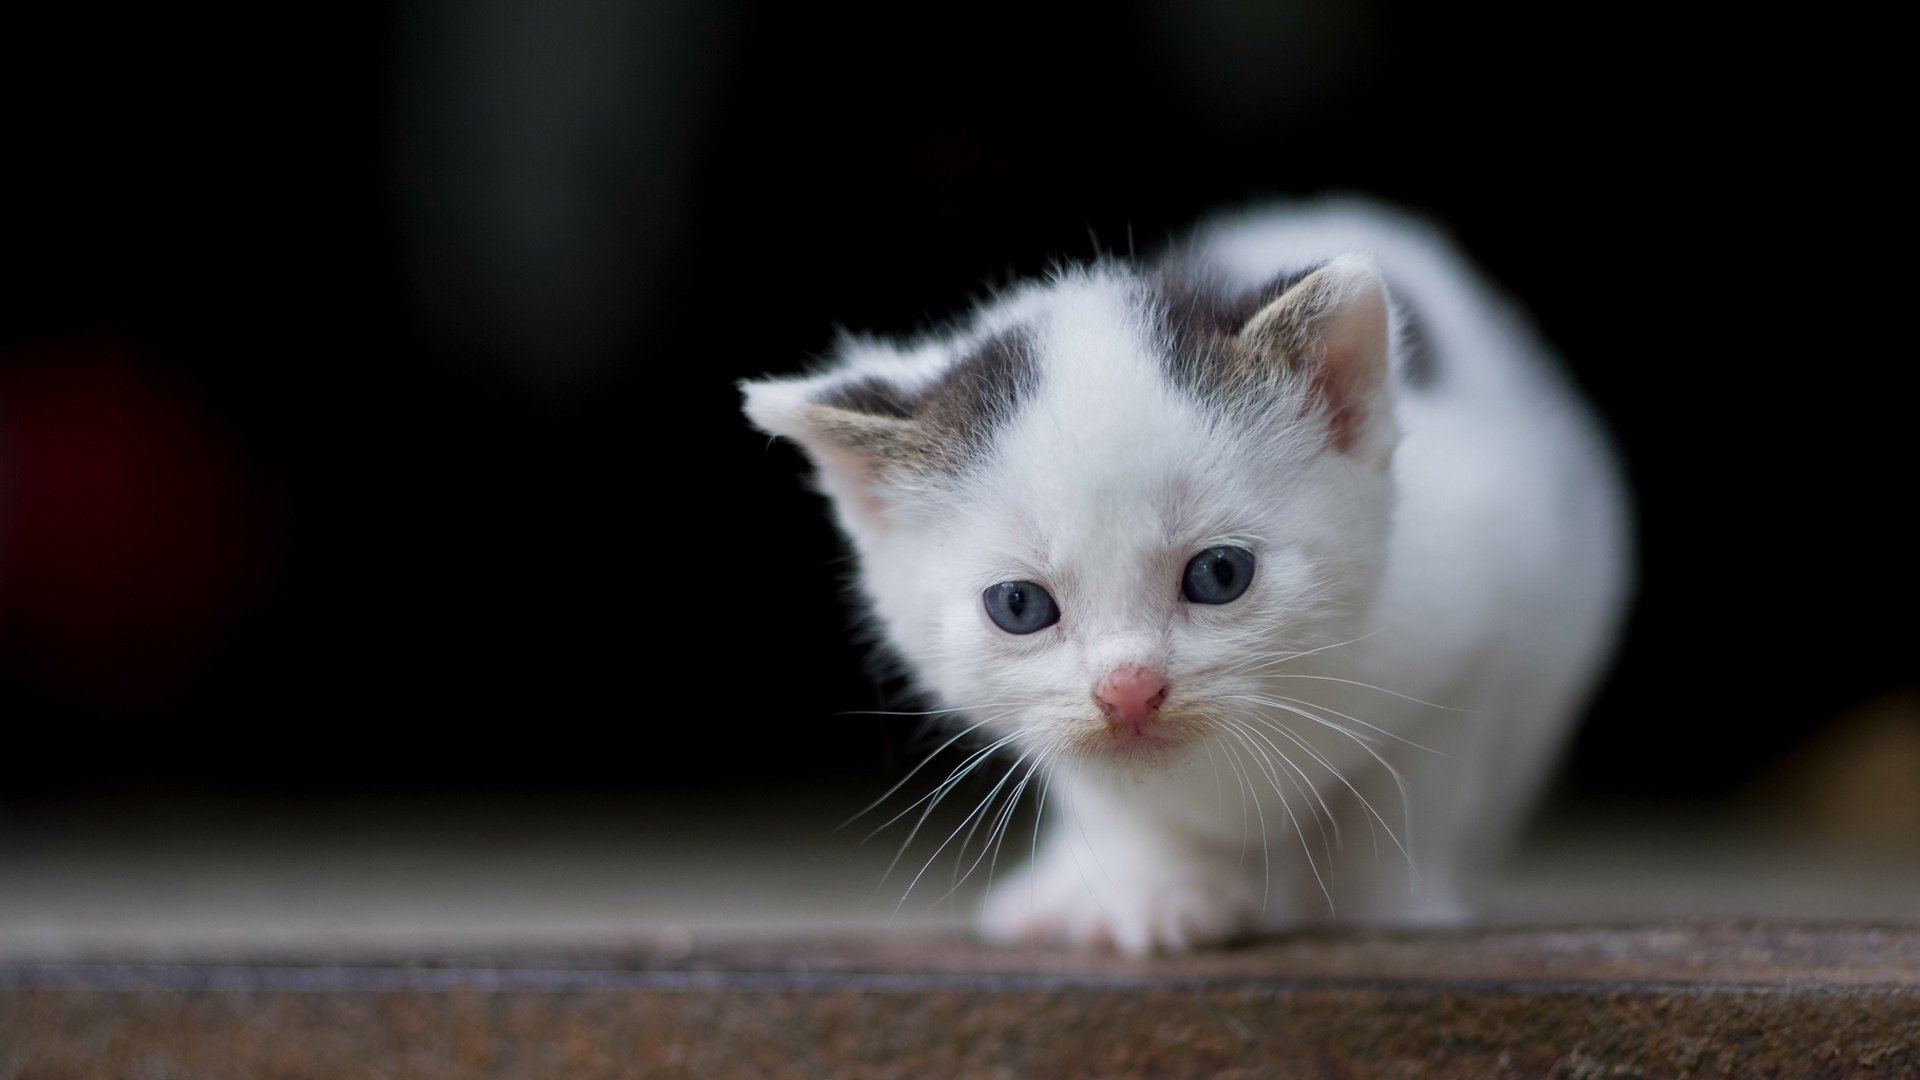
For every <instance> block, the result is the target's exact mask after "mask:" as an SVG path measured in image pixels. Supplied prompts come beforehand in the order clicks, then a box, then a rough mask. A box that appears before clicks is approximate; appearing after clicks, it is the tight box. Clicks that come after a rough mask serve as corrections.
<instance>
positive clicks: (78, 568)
mask: <svg viewBox="0 0 1920 1080" xmlns="http://www.w3.org/2000/svg"><path fill="white" fill-rule="evenodd" d="M248 488H249V485H248V484H247V483H246V478H245V469H244V466H243V462H242V461H241V460H240V458H239V455H238V453H237V451H236V450H235V449H234V447H233V445H232V444H231V443H230V442H229V441H228V440H227V439H226V438H224V437H223V435H222V433H221V432H220V431H219V430H218V429H217V427H216V425H215V423H214V421H213V420H212V418H211V417H210V416H209V415H208V414H207V413H206V411H205V410H203V409H202V408H201V407H200V405H199V403H198V402H197V401H196V400H195V399H194V397H193V395H192V394H191V392H189V391H188V390H187V389H185V388H184V387H182V386H179V385H176V384H175V383H173V382H172V381H170V380H169V379H167V378H166V377H165V376H164V375H163V374H162V373H161V372H159V371H158V370H156V368H155V366H154V365H153V364H152V362H151V361H149V360H147V359H146V358H145V357H144V356H143V355H142V354H141V353H140V352H139V351H138V350H137V349H135V348H134V347H132V346H130V345H129V344H127V343H125V342H122V341H116V340H112V339H106V340H100V339H92V340H85V341H77V342H68V343H63V344H60V345H55V346H43V347H39V348H35V349H31V350H20V351H12V352H7V353H4V354H0V671H4V672H5V673H6V674H7V676H9V677H10V678H16V679H25V680H26V681H28V682H30V683H35V684H39V685H41V686H42V687H43V688H44V689H46V690H50V691H53V692H55V693H57V694H60V695H62V696H68V697H74V698H78V699H80V700H84V701H88V702H92V703H95V704H104V705H122V706H141V705H154V704H160V703H161V702H163V701H164V700H166V699H168V698H171V697H173V696H175V695H177V694H178V693H179V692H181V691H182V690H184V689H185V688H186V687H187V686H188V685H190V684H191V682H192V680H193V679H194V678H195V676H197V675H198V674H200V673H201V672H202V671H203V670H204V668H205V665H206V664H207V663H208V661H209V660H210V658H211V653H212V651H213V649H214V648H215V646H216V645H217V644H218V642H219V639H220V638H221V636H222V634H223V632H224V631H226V630H228V629H230V628H231V627H232V625H233V624H234V622H235V621H236V620H237V618H238V617H239V616H240V615H242V614H243V613H244V611H245V610H246V609H247V608H248V607H249V606H250V604H251V603H252V602H253V601H254V600H255V599H257V597H258V595H259V591H260V588H261V586H262V585H263V584H265V582H264V580H263V571H264V570H265V569H266V568H267V567H268V566H270V565H271V564H272V562H273V561H274V560H273V554H274V548H276V547H277V537H276V531H277V530H275V529H274V528H273V515H272V514H271V513H270V512H269V511H268V509H267V507H266V506H265V505H263V504H262V503H261V502H260V501H259V499H258V498H257V497H254V496H251V495H250V493H249V491H248Z"/></svg>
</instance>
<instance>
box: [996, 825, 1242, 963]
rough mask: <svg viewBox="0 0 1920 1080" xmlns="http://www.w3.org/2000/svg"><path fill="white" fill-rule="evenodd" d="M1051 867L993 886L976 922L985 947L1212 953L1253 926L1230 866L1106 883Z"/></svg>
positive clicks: (1134, 874) (1148, 870)
mask: <svg viewBox="0 0 1920 1080" xmlns="http://www.w3.org/2000/svg"><path fill="white" fill-rule="evenodd" d="M1058 854H1059V853H1058V852H1057V851H1055V852H1052V853H1050V855H1053V856H1057V855H1058ZM1058 862H1059V860H1058V859H1057V858H1051V857H1043V858H1042V860H1041V862H1040V864H1039V865H1037V866H1034V867H1029V868H1028V869H1027V870H1026V871H1024V872H1022V873H1020V874H1018V875H1016V876H1015V877H1014V878H1012V879H1011V880H1009V881H1006V882H1002V883H1001V884H999V885H996V886H994V888H993V890H992V891H991V892H990V893H989V894H988V896H987V903H986V907H985V908H984V909H983V910H982V912H981V917H980V930H981V933H982V934H983V935H984V936H985V937H986V938H987V940H989V941H992V942H995V943H997V944H1028V943H1034V942H1050V943H1065V944H1069V945H1074V946H1079V947H1082V948H1112V949H1118V950H1119V951H1121V952H1123V953H1128V954H1131V955H1135V956H1139V955H1144V954H1147V953H1151V952H1185V951H1187V950H1189V949H1196V948H1202V947H1205V946H1208V945H1218V944H1221V943H1223V942H1227V941H1232V940H1234V939H1236V938H1240V937H1245V936H1246V935H1248V934H1250V933H1252V932H1253V931H1254V930H1255V929H1256V928H1257V927H1258V925H1259V919H1260V898H1259V896H1258V894H1257V893H1256V892H1255V890H1254V888H1253V885H1252V883H1251V882H1250V881H1248V880H1247V878H1246V876H1245V875H1244V874H1242V873H1241V872H1240V871H1239V869H1238V868H1237V867H1234V866H1226V867H1221V866H1217V865H1213V864H1209V863H1191V862H1183V863H1179V864H1171V865H1160V866H1142V867H1136V868H1131V872H1122V873H1120V874H1118V875H1116V876H1114V877H1113V878H1112V879H1111V880H1109V878H1108V876H1107V875H1105V874H1102V873H1101V871H1100V870H1097V869H1094V868H1088V869H1087V872H1086V873H1085V874H1082V873H1081V872H1080V867H1078V866H1077V865H1073V864H1071V863H1069V865H1067V866H1065V867H1061V866H1059V865H1057V864H1058Z"/></svg>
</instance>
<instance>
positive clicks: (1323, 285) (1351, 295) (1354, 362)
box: [1240, 255, 1397, 466]
mask: <svg viewBox="0 0 1920 1080" xmlns="http://www.w3.org/2000/svg"><path fill="white" fill-rule="evenodd" d="M1388 310H1389V309H1388V304H1387V286H1386V282H1385V280H1383V279H1382V278H1381V276H1380V272H1379V271H1378V270H1376V269H1375V268H1374V265H1373V261H1372V260H1371V259H1368V258H1367V257H1366V256H1364V255H1342V256H1340V257H1339V258H1336V259H1334V260H1332V261H1331V262H1329V263H1327V264H1326V265H1325V266H1322V267H1321V268H1320V269H1318V270H1315V271H1314V272H1313V273H1311V274H1308V275H1307V276H1306V277H1304V278H1301V279H1300V280H1299V281H1297V282H1295V283H1294V284H1293V286H1292V287H1290V288H1288V289H1287V291H1286V292H1284V293H1282V294H1281V295H1280V296H1279V297H1278V298H1277V299H1275V300H1274V301H1273V302H1271V303H1269V304H1268V305H1267V306H1265V307H1263V308H1261V309H1260V310H1259V311H1258V312H1256V313H1255V314H1254V316H1253V318H1251V319H1248V320H1247V324H1246V325H1245V326H1243V327H1241V329H1240V342H1241V344H1242V345H1244V346H1246V347H1247V348H1249V349H1251V350H1253V351H1254V352H1256V353H1257V354H1258V355H1260V356H1261V357H1263V358H1265V359H1267V360H1268V361H1269V362H1271V363H1275V364H1280V365H1285V366H1288V367H1292V368H1295V369H1297V370H1304V371H1305V372H1306V373H1307V375H1308V377H1309V379H1310V380H1311V384H1312V388H1313V393H1314V397H1315V399H1316V400H1317V401H1318V403H1319V405H1320V408H1321V409H1322V410H1323V411H1324V413H1325V414H1326V420H1327V428H1328V432H1329V434H1330V435H1331V437H1332V440H1333V445H1334V447H1335V448H1336V449H1338V450H1339V451H1340V452H1342V453H1345V454H1350V455H1353V456H1355V457H1359V458H1362V459H1364V460H1370V461H1374V462H1376V463H1377V464H1380V465H1382V466H1384V465H1385V464H1386V462H1387V460H1388V459H1389V458H1390V457H1391V456H1392V454H1393V446H1394V443H1395V442H1396V441H1397V433H1396V432H1395V430H1394V425H1393V415H1392V408H1391V405H1390V404H1389V401H1388V396H1389V395H1388V394H1387V389H1388V387H1387V349H1388V342H1389V340H1390V336H1391V331H1390V330H1389V325H1390V324H1389V315H1388Z"/></svg>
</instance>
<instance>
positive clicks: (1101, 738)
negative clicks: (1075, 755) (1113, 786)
mask: <svg viewBox="0 0 1920 1080" xmlns="http://www.w3.org/2000/svg"><path fill="white" fill-rule="evenodd" d="M1203 726H1204V725H1203V724H1202V723H1201V721H1200V719H1199V718H1198V717H1195V716H1188V715H1185V714H1183V713H1178V712H1175V713H1167V712H1162V713H1161V714H1159V715H1156V716H1154V717H1153V718H1152V719H1150V720H1148V721H1147V722H1145V723H1139V724H1129V723H1115V722H1113V721H1111V720H1110V719H1108V718H1106V717H1102V718H1099V719H1097V720H1090V721H1089V722H1087V723H1085V724H1083V725H1082V726H1081V729H1080V730H1079V731H1078V732H1076V733H1075V736H1074V738H1073V740H1072V743H1073V747H1074V749H1075V750H1077V751H1078V752H1079V753H1081V754H1082V755H1084V756H1086V757H1091V758H1103V759H1106V760H1121V761H1148V760H1153V759H1156V758H1161V757H1164V756H1165V755H1167V754H1170V753H1173V752H1175V751H1177V750H1181V749H1184V748H1185V747H1187V746H1189V745H1191V744H1192V743H1193V742H1194V740H1195V739H1197V738H1199V737H1200V734H1201V731H1202V728H1203Z"/></svg>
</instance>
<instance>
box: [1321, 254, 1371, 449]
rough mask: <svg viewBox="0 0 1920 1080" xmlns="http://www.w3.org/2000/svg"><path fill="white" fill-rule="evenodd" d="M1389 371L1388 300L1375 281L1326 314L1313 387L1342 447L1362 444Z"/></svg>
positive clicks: (1334, 435) (1336, 443)
mask: <svg viewBox="0 0 1920 1080" xmlns="http://www.w3.org/2000/svg"><path fill="white" fill-rule="evenodd" d="M1386 377H1387V303H1386V296H1385V295H1384V294H1382V293H1381V292H1380V290H1379V289H1378V288H1377V287H1372V288H1367V289H1364V290H1362V291H1361V292H1360V293H1359V295H1357V296H1353V297H1351V298H1349V299H1348V300H1346V302H1344V303H1343V304H1341V305H1340V307H1339V308H1338V309H1336V310H1334V311H1332V312H1329V313H1328V314H1327V316H1326V322H1325V324H1324V326H1323V327H1322V329H1321V333H1320V359H1319V362H1318V363H1317V364H1315V365H1314V367H1313V392H1314V396H1315V397H1316V398H1318V399H1319V401H1320V403H1321V407H1322V408H1323V409H1324V410H1325V411H1326V416H1327V430H1328V432H1329V434H1331V435H1332V437H1333V445H1334V448H1335V449H1336V450H1339V451H1340V452H1341V453H1343V454H1346V453H1352V452H1353V450H1354V449H1355V448H1356V447H1358V446H1359V445H1360V438H1361V435H1362V434H1363V433H1364V431H1365V428H1366V424H1367V421H1368V415H1367V414H1368V412H1369V410H1370V408H1371V406H1372V404H1373V399H1374V397H1375V396H1376V395H1377V394H1378V393H1379V390H1380V385H1381V383H1382V382H1383V381H1384V380H1385V379H1386Z"/></svg>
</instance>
